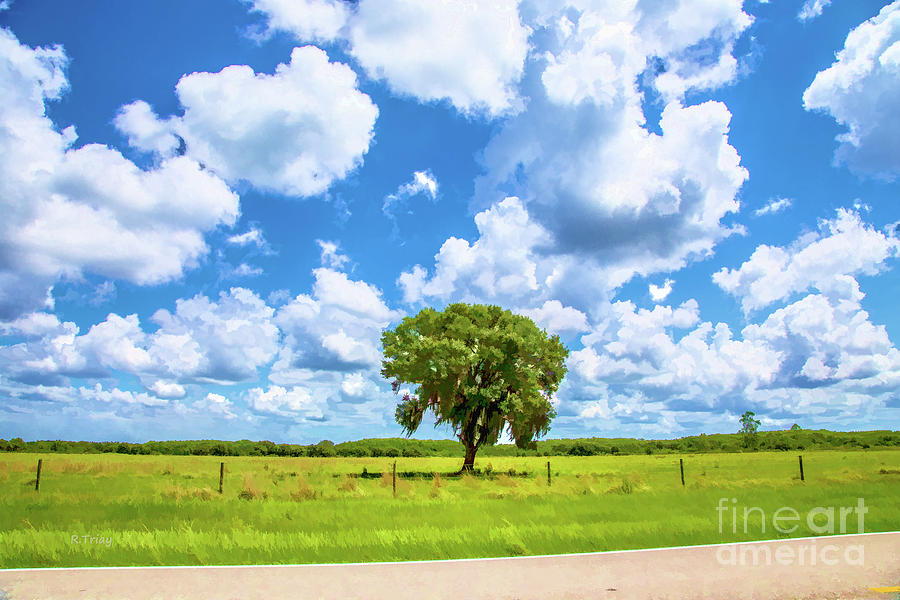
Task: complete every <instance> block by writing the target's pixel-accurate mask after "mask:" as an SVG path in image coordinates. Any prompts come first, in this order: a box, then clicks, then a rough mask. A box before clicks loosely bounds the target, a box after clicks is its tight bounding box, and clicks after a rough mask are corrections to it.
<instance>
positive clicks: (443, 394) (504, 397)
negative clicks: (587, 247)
mask: <svg viewBox="0 0 900 600" xmlns="http://www.w3.org/2000/svg"><path fill="white" fill-rule="evenodd" d="M381 343H382V347H383V348H384V360H383V361H382V371H381V373H382V375H384V376H385V377H388V378H394V381H393V383H392V386H393V389H394V391H395V392H397V391H398V390H399V389H400V387H401V386H402V385H403V384H413V385H415V386H416V387H415V389H414V390H413V393H412V394H404V396H403V398H402V400H401V401H400V403H399V404H398V405H397V410H396V415H395V416H396V419H397V422H398V423H399V424H400V425H402V426H403V429H404V432H405V433H406V434H407V435H412V433H413V432H414V431H416V429H418V427H419V425H420V424H421V423H422V419H423V417H424V416H425V413H426V412H428V411H429V410H430V411H432V412H433V413H434V415H435V417H436V425H442V424H449V425H451V426H452V428H453V431H454V433H455V434H456V435H457V437H459V439H460V441H461V442H462V443H463V445H464V446H465V448H466V458H465V461H464V463H463V467H462V469H463V470H471V468H472V465H473V464H474V461H475V453H476V452H477V450H478V448H479V447H480V446H482V445H484V444H488V445H492V444H495V443H497V440H498V439H499V437H500V435H501V433H503V432H504V431H506V432H507V433H508V434H509V436H510V438H511V439H512V440H514V441H515V443H516V445H517V446H518V447H520V448H526V447H528V446H529V444H531V443H532V441H533V440H534V439H535V438H536V437H540V436H542V435H545V434H546V433H547V432H548V431H549V430H550V421H551V420H552V419H553V418H554V417H555V416H556V411H555V409H554V408H553V405H552V404H551V402H550V399H551V398H552V395H553V394H554V393H555V392H556V391H557V389H558V388H559V384H560V382H561V381H562V379H563V377H564V376H565V374H566V366H565V360H566V357H567V356H568V354H569V351H568V349H567V348H566V347H565V346H564V345H563V344H562V343H561V342H560V340H559V336H556V335H554V336H548V334H547V332H545V331H543V330H541V329H539V328H538V327H537V325H535V324H534V322H533V321H532V320H531V319H529V318H528V317H525V316H522V315H516V314H513V313H512V312H510V311H508V310H504V309H502V308H501V307H499V306H493V305H490V306H488V305H480V304H476V305H470V304H463V303H457V304H451V305H449V306H447V308H446V309H444V310H443V311H436V310H434V309H431V308H426V309H424V310H422V311H421V312H419V314H417V315H416V316H414V317H406V318H405V319H403V321H402V322H401V323H400V324H399V325H397V327H396V328H395V329H393V330H386V331H385V332H384V333H383V334H382V336H381Z"/></svg>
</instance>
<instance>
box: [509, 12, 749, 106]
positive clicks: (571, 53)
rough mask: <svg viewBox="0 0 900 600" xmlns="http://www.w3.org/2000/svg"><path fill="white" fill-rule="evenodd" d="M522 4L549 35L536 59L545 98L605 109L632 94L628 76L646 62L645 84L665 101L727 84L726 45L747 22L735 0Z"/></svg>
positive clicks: (730, 74)
mask: <svg viewBox="0 0 900 600" xmlns="http://www.w3.org/2000/svg"><path fill="white" fill-rule="evenodd" d="M553 4H555V6H553ZM524 5H525V6H526V7H528V8H530V9H531V10H528V8H526V9H525V10H528V12H529V13H531V14H535V15H536V17H535V20H536V21H537V23H536V25H538V26H545V27H549V28H550V29H551V30H552V31H553V32H554V33H555V34H556V37H557V44H556V45H552V44H551V45H549V46H548V48H547V50H546V51H545V54H544V58H545V59H546V60H547V61H548V62H547V68H546V69H545V71H544V73H543V76H542V81H543V83H544V86H545V87H546V88H547V92H548V94H549V95H550V97H551V98H552V99H554V101H556V102H560V103H564V104H565V103H570V104H579V103H580V102H582V101H583V100H585V99H590V100H591V101H592V102H593V103H595V104H596V105H597V106H605V107H607V108H609V107H612V106H614V105H615V104H617V103H618V102H620V101H621V100H622V99H623V98H628V97H633V96H634V95H635V87H634V83H635V79H636V78H637V76H638V75H640V74H641V73H643V72H644V71H645V69H647V66H648V64H651V65H653V67H652V69H651V70H650V71H648V72H647V74H648V75H649V81H650V82H651V83H652V85H653V86H654V87H655V88H656V89H657V90H658V91H659V92H660V93H661V94H662V95H663V96H664V97H665V98H666V100H667V101H673V100H676V99H678V98H680V97H681V96H683V94H684V93H685V92H687V91H688V90H691V89H708V88H713V87H717V86H720V85H723V84H726V83H729V82H731V81H733V80H734V79H735V78H736V77H737V60H736V59H735V58H734V56H733V55H732V51H733V48H734V44H735V42H736V41H737V39H738V37H740V35H741V33H742V32H743V31H744V30H746V29H747V27H749V26H750V24H751V23H752V19H751V17H750V16H749V15H747V14H746V13H745V12H743V10H742V2H741V1H740V0H725V1H719V2H709V1H706V0H675V1H671V2H652V3H649V2H619V3H614V2H611V3H588V2H566V3H543V2H537V1H532V2H525V3H524ZM572 8H574V9H575V11H577V12H575V11H573V10H572ZM548 9H549V10H548ZM573 19H574V20H573ZM541 49H542V48H538V49H537V50H541ZM537 50H536V51H537Z"/></svg>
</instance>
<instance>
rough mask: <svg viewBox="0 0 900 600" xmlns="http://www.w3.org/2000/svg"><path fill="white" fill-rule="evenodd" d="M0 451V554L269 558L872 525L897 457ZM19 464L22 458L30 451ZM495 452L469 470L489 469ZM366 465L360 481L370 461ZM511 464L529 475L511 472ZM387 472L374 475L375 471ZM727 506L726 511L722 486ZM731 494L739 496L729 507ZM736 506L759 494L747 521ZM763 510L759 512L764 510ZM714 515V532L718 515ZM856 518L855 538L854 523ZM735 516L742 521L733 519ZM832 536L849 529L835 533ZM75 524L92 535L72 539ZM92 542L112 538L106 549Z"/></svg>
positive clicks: (80, 560) (390, 556) (892, 490)
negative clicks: (853, 510) (814, 522)
mask: <svg viewBox="0 0 900 600" xmlns="http://www.w3.org/2000/svg"><path fill="white" fill-rule="evenodd" d="M37 458H38V457H37V456H34V455H6V456H2V457H0V567H34V566H92V565H162V564H271V563H308V562H348V561H350V562H357V561H375V560H378V561H382V560H418V559H442V558H468V557H486V556H508V555H528V554H553V553H568V552H589V551H599V550H613V549H630V548H647V547H659V546H671V545H690V544H702V543H719V542H733V541H745V540H752V539H769V538H773V537H784V536H785V535H786V534H780V533H779V532H777V531H775V530H774V529H773V527H772V521H771V517H772V515H773V514H774V512H775V511H776V510H777V509H778V508H780V507H783V506H787V507H791V508H794V509H796V510H797V511H798V513H799V514H800V520H799V523H798V525H799V526H798V528H797V529H796V530H795V531H794V532H792V533H791V534H789V537H799V536H808V535H815V534H817V533H818V532H817V531H815V530H814V529H811V528H810V527H809V526H808V524H807V523H806V515H807V514H808V513H809V511H811V510H812V509H813V508H815V507H820V506H821V507H830V506H834V507H842V506H846V507H852V506H856V505H857V502H858V498H864V502H865V504H866V506H867V507H868V509H869V512H868V513H867V514H866V515H865V524H864V530H865V531H866V532H874V531H894V530H898V529H900V475H898V474H897V473H900V452H896V451H868V452H816V453H804V467H805V472H806V481H805V482H801V481H800V480H799V469H798V468H797V465H796V460H797V458H796V455H793V454H792V455H786V454H784V453H769V454H766V453H760V454H737V455H736V454H720V455H715V454H703V455H696V456H692V455H687V456H684V457H683V458H684V461H685V484H686V485H685V486H682V485H681V479H680V474H679V470H678V457H674V458H673V457H672V456H662V457H657V456H623V457H583V458H579V457H560V458H552V459H550V462H551V471H552V478H551V484H550V485H548V483H547V477H546V460H547V459H543V458H514V457H510V458H498V457H491V458H490V463H491V467H492V469H491V470H492V472H493V473H495V475H492V476H491V477H476V476H472V475H464V476H462V477H448V476H446V475H444V474H446V473H451V472H453V471H454V470H455V469H456V468H458V466H459V464H458V463H459V461H458V460H457V459H443V458H407V459H396V460H397V462H398V471H400V472H409V471H418V472H425V473H436V474H434V475H429V476H428V477H423V478H418V477H417V478H401V479H400V480H399V481H398V482H397V497H396V498H395V497H394V496H393V486H392V479H391V474H390V473H391V470H392V463H393V462H394V460H395V459H378V458H359V459H312V458H282V459H278V458H272V457H266V458H252V457H240V458H227V459H224V460H225V463H226V471H225V484H224V491H225V493H224V494H222V495H220V494H219V493H218V477H219V468H218V467H219V461H220V459H218V458H214V457H172V456H160V457H152V456H110V455H96V456H90V455H86V456H77V457H73V456H64V455H49V456H44V457H43V458H44V466H43V473H42V477H41V491H40V492H39V493H36V492H35V491H34V486H33V477H34V472H33V469H34V466H35V463H36V462H37V460H36V459H37ZM25 459H27V460H25ZM487 462H488V461H479V463H478V464H476V466H477V467H480V468H482V469H486V467H487ZM364 468H365V469H366V471H367V473H369V474H375V476H374V477H372V478H369V477H365V478H364V477H359V475H360V474H361V473H362V470H363V469H364ZM509 470H513V471H515V472H518V473H521V472H522V471H526V472H528V473H529V475H528V476H526V477H521V476H515V477H514V476H510V475H508V474H504V473H506V472H508V471H509ZM378 473H381V476H380V477H378V476H377V474H378ZM723 498H725V499H728V502H729V503H726V505H727V506H735V507H736V510H735V512H734V515H733V516H734V521H733V522H732V513H731V512H729V513H726V514H724V515H722V516H723V517H724V518H723V519H722V520H721V521H720V513H719V512H716V510H715V509H716V506H718V505H720V502H721V499H723ZM732 498H734V499H735V501H734V502H731V499H732ZM744 507H757V508H758V509H759V510H758V511H752V512H751V513H750V514H748V518H747V519H746V521H745V519H744V515H743V512H742V509H743V508H744ZM760 514H763V515H765V516H766V519H762V518H760ZM720 524H721V528H720ZM848 524H849V525H850V528H849V530H848V532H849V533H856V525H857V522H856V518H855V516H854V517H852V518H851V519H850V520H849V522H848ZM732 525H734V526H733V527H732ZM835 532H836V533H839V531H835ZM73 536H75V537H77V538H79V540H81V539H83V536H88V541H87V542H83V541H78V542H75V541H73ZM90 538H95V539H98V540H99V539H109V545H106V544H105V543H100V542H91V541H90Z"/></svg>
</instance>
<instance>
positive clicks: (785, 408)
mask: <svg viewBox="0 0 900 600" xmlns="http://www.w3.org/2000/svg"><path fill="white" fill-rule="evenodd" d="M859 297H861V296H858V297H848V296H841V295H839V294H833V295H830V296H826V295H822V294H810V295H808V296H806V297H804V298H802V299H801V300H799V301H797V302H795V303H793V304H790V305H788V306H786V307H784V308H781V309H778V310H776V311H775V312H773V313H771V314H770V315H768V316H767V317H766V318H765V319H764V320H763V321H762V322H761V323H754V324H750V325H748V326H746V327H745V328H744V329H743V330H742V331H741V332H740V334H739V335H737V334H735V333H733V332H732V330H731V329H730V328H729V327H728V326H727V325H726V324H724V323H718V324H715V325H713V324H712V323H709V322H698V321H699V319H698V315H697V311H696V309H697V306H696V303H695V302H694V301H689V303H685V304H683V305H682V306H681V307H679V308H677V309H673V308H671V307H663V306H657V307H655V308H654V309H653V310H652V311H649V310H646V309H636V307H634V306H633V305H632V304H631V303H628V302H620V303H615V304H613V305H612V306H611V310H610V311H609V314H608V315H607V317H606V318H605V319H602V320H600V321H599V322H598V323H597V324H596V325H595V327H594V331H593V332H592V333H590V334H588V335H586V336H584V337H583V338H582V340H583V342H584V345H585V347H584V349H582V350H577V351H575V352H573V353H572V354H571V357H570V360H569V367H570V378H569V381H568V383H567V393H563V392H562V391H561V396H562V397H563V403H562V405H561V414H562V415H563V416H564V418H565V415H571V416H577V417H578V418H588V419H603V420H604V421H606V424H605V425H604V427H611V428H615V426H616V425H617V424H623V423H627V424H630V425H637V426H640V427H645V426H650V425H653V426H658V425H659V423H660V422H661V419H660V417H661V416H663V417H667V418H668V419H669V420H670V421H671V425H672V427H671V428H670V429H669V431H670V432H674V431H678V430H681V429H683V426H682V425H680V424H679V423H678V420H679V419H681V420H684V421H688V422H694V423H703V424H704V427H709V425H710V423H711V422H713V421H716V420H717V419H720V418H722V415H723V414H727V413H729V412H731V413H733V414H732V416H731V418H730V419H728V418H722V421H723V424H724V426H725V427H726V428H728V427H734V426H735V425H734V424H735V423H736V421H737V414H739V413H740V412H741V410H743V409H738V408H737V407H748V406H749V407H752V408H753V409H754V410H757V411H758V412H761V411H765V412H767V413H770V414H772V415H773V417H774V418H775V419H776V420H778V419H781V420H786V421H787V423H788V424H789V423H791V422H796V420H797V419H798V418H799V417H800V416H807V417H808V416H810V415H818V417H819V418H824V419H827V418H833V419H834V420H835V422H839V419H840V417H841V416H844V417H847V416H851V415H852V416H855V417H856V418H859V417H860V416H861V415H862V414H869V413H872V414H874V411H878V410H883V409H884V407H885V402H887V400H888V399H889V398H890V397H891V394H895V393H896V390H897V388H898V386H900V352H898V350H897V349H896V348H894V347H893V346H892V344H891V342H890V340H889V339H888V336H887V333H886V331H885V329H884V327H883V326H879V325H874V324H872V323H871V321H870V320H869V316H868V314H867V313H866V312H865V311H864V310H862V308H861V307H860V305H859ZM691 303H693V306H692V305H691ZM679 313H680V314H679ZM679 329H680V330H681V331H678V330H679ZM851 396H852V397H854V398H856V399H857V400H859V399H862V400H864V402H863V403H862V404H861V403H859V402H855V403H854V404H853V405H852V406H851V405H848V398H849V397H851ZM879 407H880V408H879ZM651 429H652V427H651Z"/></svg>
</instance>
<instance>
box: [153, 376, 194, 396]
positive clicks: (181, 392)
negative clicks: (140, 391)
mask: <svg viewBox="0 0 900 600" xmlns="http://www.w3.org/2000/svg"><path fill="white" fill-rule="evenodd" d="M147 389H149V390H150V391H151V392H153V394H154V395H156V396H157V397H159V398H184V396H185V394H186V393H187V392H186V391H185V389H184V386H183V385H179V384H177V383H174V382H172V381H163V380H162V379H159V380H157V381H154V382H153V383H152V384H150V385H149V386H147Z"/></svg>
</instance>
